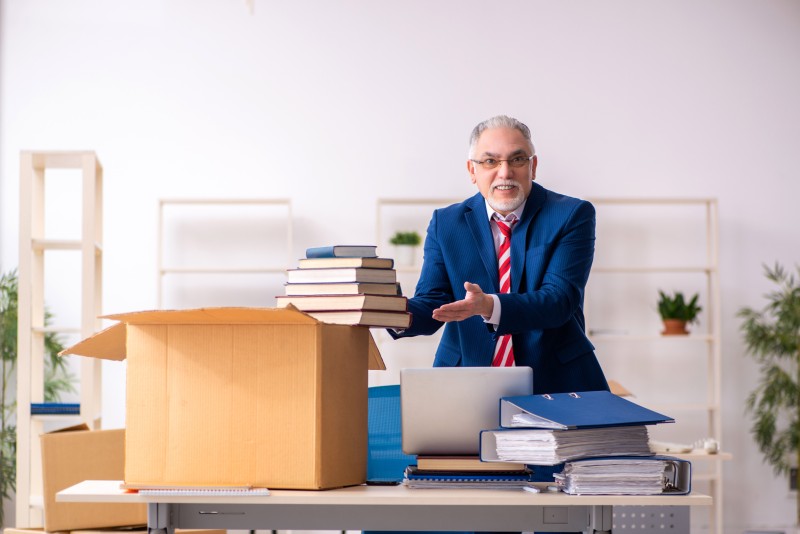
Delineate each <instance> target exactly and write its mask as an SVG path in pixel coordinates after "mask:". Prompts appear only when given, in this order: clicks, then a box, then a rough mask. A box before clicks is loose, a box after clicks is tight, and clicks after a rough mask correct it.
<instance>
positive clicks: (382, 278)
mask: <svg viewBox="0 0 800 534" xmlns="http://www.w3.org/2000/svg"><path fill="white" fill-rule="evenodd" d="M286 273H287V275H288V277H289V278H288V279H289V283H290V284H302V283H314V282H326V283H337V282H376V283H381V284H393V283H395V282H397V273H396V272H395V271H394V269H366V268H363V267H348V268H330V269H289V270H288V271H286Z"/></svg>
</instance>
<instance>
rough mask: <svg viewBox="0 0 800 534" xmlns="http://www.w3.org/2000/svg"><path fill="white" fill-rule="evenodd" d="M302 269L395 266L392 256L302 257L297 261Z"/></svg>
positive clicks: (382, 267)
mask: <svg viewBox="0 0 800 534" xmlns="http://www.w3.org/2000/svg"><path fill="white" fill-rule="evenodd" d="M297 266H298V267H300V268H301V269H322V268H326V267H368V268H370V269H391V268H393V267H394V260H393V259H392V258H359V257H341V258H301V259H300V260H298V262H297Z"/></svg>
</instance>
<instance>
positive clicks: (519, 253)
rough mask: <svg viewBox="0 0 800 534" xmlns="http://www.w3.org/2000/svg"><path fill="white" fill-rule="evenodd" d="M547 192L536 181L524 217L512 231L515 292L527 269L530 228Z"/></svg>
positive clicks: (512, 265) (512, 263) (513, 285)
mask: <svg viewBox="0 0 800 534" xmlns="http://www.w3.org/2000/svg"><path fill="white" fill-rule="evenodd" d="M545 194H546V192H545V190H544V188H543V187H542V186H540V185H539V184H537V183H536V182H534V183H533V187H532V188H531V194H530V195H529V196H528V201H527V202H526V203H525V209H524V210H522V217H520V220H519V222H518V223H517V224H516V225H515V226H514V231H513V232H512V233H511V291H512V292H513V293H518V292H519V291H520V287H521V286H520V282H521V281H522V273H523V270H524V269H525V256H526V253H527V250H528V239H529V231H528V230H529V229H530V226H531V224H532V222H533V219H534V217H535V216H536V214H537V213H539V210H540V209H542V205H543V204H544V200H545Z"/></svg>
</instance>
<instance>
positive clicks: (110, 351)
mask: <svg viewBox="0 0 800 534" xmlns="http://www.w3.org/2000/svg"><path fill="white" fill-rule="evenodd" d="M125 330H126V326H125V323H117V324H115V325H113V326H109V327H108V328H106V329H105V330H101V331H100V332H98V333H96V334H95V335H93V336H91V337H87V338H86V339H84V340H83V341H79V342H78V343H76V344H75V345H73V346H71V347H69V348H67V349H64V350H62V351H61V352H59V353H58V355H59V356H66V355H68V354H76V355H79V356H89V357H91V358H100V359H103V360H117V361H120V360H124V359H125V358H126V356H127V352H126V350H125V340H126V336H125Z"/></svg>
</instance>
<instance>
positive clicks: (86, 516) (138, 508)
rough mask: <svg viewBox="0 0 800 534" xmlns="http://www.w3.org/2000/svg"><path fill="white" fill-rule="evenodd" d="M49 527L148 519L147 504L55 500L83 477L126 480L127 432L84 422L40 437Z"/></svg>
mask: <svg viewBox="0 0 800 534" xmlns="http://www.w3.org/2000/svg"><path fill="white" fill-rule="evenodd" d="M41 442H42V483H43V484H42V488H43V493H44V495H43V500H44V528H45V529H46V530H48V531H56V530H74V529H78V528H84V529H85V528H107V527H117V526H129V525H143V524H145V523H147V505H146V504H112V503H69V502H56V493H57V492H59V491H61V490H63V489H65V488H68V487H70V486H73V485H75V484H77V483H78V482H82V481H84V480H121V479H122V476H123V471H124V466H125V460H124V456H125V431H124V430H122V429H119V430H89V427H87V426H86V425H85V424H84V425H79V426H75V427H70V428H66V429H63V430H60V431H56V432H50V433H47V434H42V435H41Z"/></svg>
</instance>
